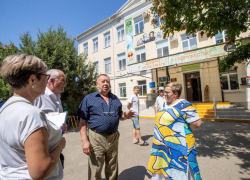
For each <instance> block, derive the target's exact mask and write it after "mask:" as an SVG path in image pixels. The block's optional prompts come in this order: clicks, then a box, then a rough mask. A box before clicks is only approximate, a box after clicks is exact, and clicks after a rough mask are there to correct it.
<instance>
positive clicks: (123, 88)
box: [118, 82, 127, 98]
mask: <svg viewBox="0 0 250 180" xmlns="http://www.w3.org/2000/svg"><path fill="white" fill-rule="evenodd" d="M121 84H125V86H120V85H121ZM126 86H127V84H126V82H124V83H119V84H118V88H119V97H120V98H126V97H127V87H126ZM120 89H122V92H123V94H124V90H125V95H126V96H121V91H120Z"/></svg>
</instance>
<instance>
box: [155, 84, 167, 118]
mask: <svg viewBox="0 0 250 180" xmlns="http://www.w3.org/2000/svg"><path fill="white" fill-rule="evenodd" d="M164 101H165V96H164V87H159V96H158V97H157V98H156V101H155V114H156V113H157V112H158V111H159V110H160V109H162V108H163V103H164Z"/></svg>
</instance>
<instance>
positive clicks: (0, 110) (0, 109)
mask: <svg viewBox="0 0 250 180" xmlns="http://www.w3.org/2000/svg"><path fill="white" fill-rule="evenodd" d="M17 102H24V103H27V104H31V103H30V102H27V101H24V100H16V101H12V102H10V103H9V104H7V105H6V106H4V107H3V106H2V108H0V114H1V113H2V112H3V110H4V109H5V108H7V107H8V106H10V105H12V104H15V103H17ZM31 105H33V104H31ZM42 116H43V118H44V121H45V123H46V124H47V126H48V122H47V119H46V116H45V114H44V113H42Z"/></svg>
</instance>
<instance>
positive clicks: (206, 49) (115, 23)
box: [76, 0, 250, 108]
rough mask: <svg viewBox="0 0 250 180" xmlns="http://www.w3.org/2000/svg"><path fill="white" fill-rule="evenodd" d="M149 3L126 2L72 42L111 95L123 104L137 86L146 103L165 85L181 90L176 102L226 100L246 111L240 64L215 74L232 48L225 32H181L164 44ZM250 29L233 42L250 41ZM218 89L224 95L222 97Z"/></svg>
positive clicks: (246, 72)
mask: <svg viewBox="0 0 250 180" xmlns="http://www.w3.org/2000/svg"><path fill="white" fill-rule="evenodd" d="M150 7H152V4H151V2H146V1H145V0H128V1H127V2H125V4H124V5H123V6H122V7H121V8H120V9H119V10H118V11H117V12H116V13H115V14H113V15H112V16H110V17H109V18H107V19H105V20H103V21H102V22H100V23H98V24H97V25H95V26H93V27H91V28H90V29H88V30H86V31H85V32H83V33H81V34H80V35H79V36H77V37H76V40H77V41H78V52H79V54H80V53H85V54H87V55H88V60H89V61H90V62H92V63H94V65H95V67H96V71H97V72H98V73H101V74H103V73H105V74H108V75H109V77H110V79H111V91H112V93H114V94H116V95H117V96H118V97H119V98H120V100H121V102H122V103H123V104H124V105H125V104H126V103H127V99H128V98H129V97H130V96H131V95H132V94H133V87H134V86H139V87H140V94H139V99H140V101H141V104H142V105H143V104H145V99H146V95H147V94H152V93H157V88H158V87H160V86H165V85H166V84H167V83H169V82H178V83H181V84H182V86H183V90H182V95H181V98H185V99H187V100H188V101H191V102H193V101H197V102H209V101H210V102H212V101H213V99H214V98H215V97H216V100H217V101H222V100H223V98H224V101H229V102H231V103H236V104H237V105H240V106H244V107H245V108H249V107H250V81H249V78H250V69H249V68H250V67H248V68H247V66H246V65H245V64H244V63H242V64H235V66H234V67H233V68H232V69H231V70H230V71H227V72H219V70H218V63H219V61H221V60H222V59H223V58H224V57H225V56H226V55H227V54H228V53H229V51H230V50H231V49H234V48H235V47H234V46H233V45H232V46H226V44H225V42H226V41H227V39H226V31H223V32H222V33H220V32H218V34H216V35H215V36H214V37H213V38H207V37H206V35H203V36H201V33H200V32H197V33H196V34H195V35H194V36H193V35H189V36H187V35H186V33H185V31H181V32H176V33H175V34H174V35H171V36H169V37H167V38H166V39H163V32H162V31H161V30H160V25H161V23H162V22H161V21H159V17H157V16H156V19H158V22H157V24H156V25H155V26H154V25H152V23H151V21H152V19H153V15H152V14H151V15H150ZM249 36H250V30H248V31H247V32H246V33H242V34H241V35H240V37H237V39H241V38H244V39H246V40H248V39H249V41H250V37H249ZM221 87H223V96H222V92H221Z"/></svg>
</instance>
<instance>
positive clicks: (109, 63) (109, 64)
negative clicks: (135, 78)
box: [104, 57, 111, 74]
mask: <svg viewBox="0 0 250 180" xmlns="http://www.w3.org/2000/svg"><path fill="white" fill-rule="evenodd" d="M107 60H110V62H108V63H106V61H107ZM106 64H107V65H108V66H110V71H109V72H106ZM108 68H109V67H108ZM104 73H105V74H111V58H110V57H109V58H106V59H104Z"/></svg>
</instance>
